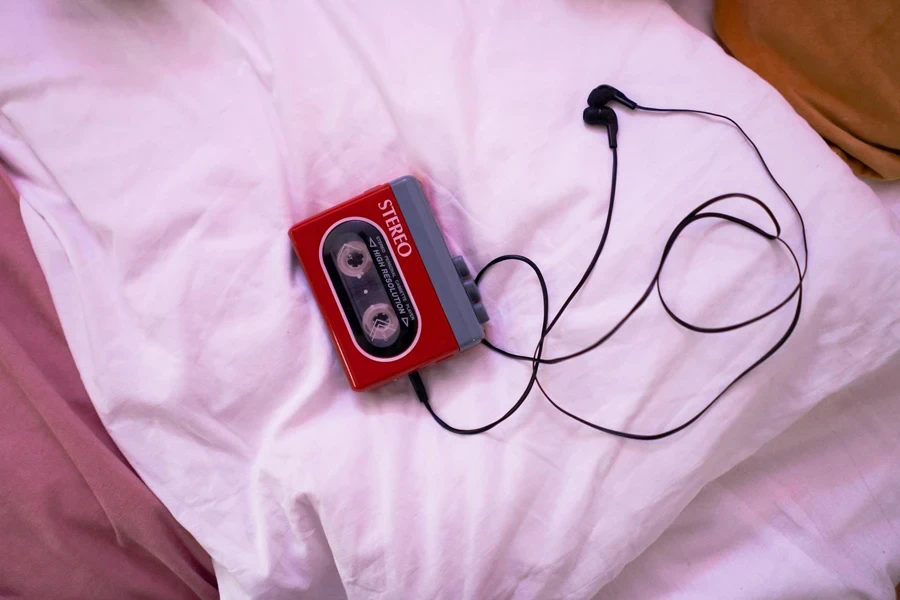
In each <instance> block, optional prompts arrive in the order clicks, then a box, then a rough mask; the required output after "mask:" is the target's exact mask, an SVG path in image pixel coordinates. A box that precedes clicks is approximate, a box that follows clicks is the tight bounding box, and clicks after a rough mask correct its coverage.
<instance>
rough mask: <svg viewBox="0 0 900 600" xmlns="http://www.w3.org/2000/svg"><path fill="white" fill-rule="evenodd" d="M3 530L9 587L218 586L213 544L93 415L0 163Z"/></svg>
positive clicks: (86, 591) (5, 589) (170, 589)
mask: <svg viewBox="0 0 900 600" xmlns="http://www.w3.org/2000/svg"><path fill="white" fill-rule="evenodd" d="M0 531H2V532H3V533H2V543H0V596H2V597H3V598H90V599H91V600H103V599H107V598H108V599H110V600H121V599H122V598H172V599H173V600H174V599H182V598H183V599H198V598H203V599H213V598H218V593H217V591H216V582H215V576H214V575H213V569H212V562H211V561H210V559H209V556H208V555H207V554H206V552H204V551H203V549H202V548H201V547H200V545H199V544H197V542H196V541H195V540H194V539H193V538H192V537H191V535H190V534H189V533H187V532H186V531H185V530H184V528H182V527H181V526H180V525H179V524H178V523H177V522H176V521H175V519H174V518H173V517H172V515H171V514H169V512H168V511H167V510H166V508H165V507H164V506H163V505H162V504H161V503H160V501H159V500H157V499H156V497H154V496H153V494H152V493H151V492H150V490H148V489H147V487H146V486H145V485H144V483H143V482H142V481H141V480H140V478H139V477H138V476H137V475H136V474H135V472H134V471H133V470H132V469H131V468H130V467H129V465H128V463H127V462H126V461H125V459H124V457H123V456H122V454H121V453H120V452H119V450H118V448H116V446H115V444H114V443H113V441H112V439H110V437H109V435H108V434H107V432H106V430H105V429H104V428H103V424H102V423H101V422H100V419H99V418H98V417H97V413H96V412H95V411H94V407H93V406H92V405H91V403H90V400H89V399H88V397H87V393H86V392H85V390H84V387H83V386H82V384H81V380H80V379H79V377H78V371H77V370H76V368H75V364H74V362H73V361H72V356H71V354H70V353H69V349H68V347H67V346H66V341H65V339H64V338H63V334H62V329H61V328H60V325H59V321H58V320H57V317H56V311H55V310H54V308H53V304H52V302H51V299H50V292H49V290H48V289H47V284H46V282H45V281H44V277H43V274H42V273H41V269H40V266H39V265H38V262H37V259H36V258H35V256H34V253H33V251H32V249H31V244H30V242H29V241H28V236H27V234H26V232H25V226H24V224H23V223H22V217H21V215H20V213H19V202H18V198H16V197H15V195H14V193H13V190H12V187H11V186H10V185H9V183H8V180H7V179H6V178H5V175H4V174H3V172H2V171H0Z"/></svg>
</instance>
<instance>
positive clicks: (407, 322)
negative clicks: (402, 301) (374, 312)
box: [400, 317, 409, 327]
mask: <svg viewBox="0 0 900 600" xmlns="http://www.w3.org/2000/svg"><path fill="white" fill-rule="evenodd" d="M400 320H401V321H403V324H404V325H406V326H407V327H409V319H408V318H406V317H400Z"/></svg>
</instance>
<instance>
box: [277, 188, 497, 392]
mask: <svg viewBox="0 0 900 600" xmlns="http://www.w3.org/2000/svg"><path fill="white" fill-rule="evenodd" d="M290 238H291V243H292V244H293V246H294V251H295V252H296V253H297V257H298V258H299V259H300V264H301V265H302V267H303V270H304V271H305V273H306V277H307V280H308V281H309V285H310V288H311V289H312V292H313V295H314V296H315V298H316V302H317V303H318V305H319V309H320V310H321V312H322V316H323V317H324V319H325V322H326V324H327V325H328V328H329V330H330V331H331V337H332V339H333V340H334V344H335V346H336V347H337V351H338V354H339V355H340V357H341V362H342V363H343V365H344V370H345V371H346V373H347V379H348V380H349V381H350V385H351V387H353V389H356V390H364V389H367V388H370V387H372V386H375V385H378V384H379V383H384V382H386V381H390V380H393V379H396V378H398V377H401V376H403V375H406V374H408V373H410V372H412V371H415V370H417V369H420V368H422V367H424V366H425V365H428V364H430V363H433V362H436V361H439V360H443V359H445V358H448V357H450V356H452V355H454V354H456V353H457V352H461V351H463V350H466V349H468V348H471V347H472V346H475V345H476V344H478V343H479V342H480V341H481V340H482V339H483V338H484V329H483V327H482V324H483V323H485V322H486V321H487V320H488V315H487V312H486V310H485V308H484V305H483V304H482V303H481V297H480V294H479V292H478V287H477V286H476V285H475V281H474V280H473V279H472V276H471V274H470V273H469V269H468V267H467V266H466V263H465V261H464V260H463V258H462V257H460V256H456V257H451V255H450V251H449V249H448V248H447V244H446V242H445V241H444V237H443V235H442V234H441V230H440V228H439V227H438V224H437V221H436V220H435V218H434V214H433V213H432V211H431V208H430V207H429V205H428V200H427V199H426V198H425V194H424V193H423V191H422V187H421V186H420V185H419V182H418V181H417V180H416V179H415V178H414V177H412V176H406V177H401V178H400V179H396V180H394V181H392V182H390V183H389V184H384V185H381V186H379V187H376V188H373V189H371V190H369V191H368V192H365V193H364V194H362V195H360V196H357V197H356V198H353V199H352V200H348V201H347V202H344V203H343V204H340V205H338V206H335V207H333V208H331V209H329V210H326V211H325V212H322V213H319V214H318V215H315V216H313V217H311V218H309V219H307V220H305V221H303V222H301V223H298V224H296V225H294V226H293V227H291V229H290Z"/></svg>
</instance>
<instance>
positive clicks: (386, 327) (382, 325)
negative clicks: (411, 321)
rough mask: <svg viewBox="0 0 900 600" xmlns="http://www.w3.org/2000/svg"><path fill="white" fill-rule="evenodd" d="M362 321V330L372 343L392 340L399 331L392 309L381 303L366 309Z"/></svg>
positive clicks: (398, 324)
mask: <svg viewBox="0 0 900 600" xmlns="http://www.w3.org/2000/svg"><path fill="white" fill-rule="evenodd" d="M362 321H363V322H362V326H363V330H364V331H365V333H366V335H367V336H368V337H369V339H370V340H372V341H373V342H386V341H388V340H393V338H394V337H396V334H397V331H398V330H399V329H400V323H399V322H398V320H397V315H396V314H395V313H394V309H392V308H391V307H390V306H389V305H387V304H384V303H382V302H379V303H377V304H373V305H371V306H370V307H369V308H367V309H366V311H365V312H364V313H363V318H362Z"/></svg>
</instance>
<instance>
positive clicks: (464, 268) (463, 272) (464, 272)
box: [453, 256, 469, 279]
mask: <svg viewBox="0 0 900 600" xmlns="http://www.w3.org/2000/svg"><path fill="white" fill-rule="evenodd" d="M453 266H454V267H456V272H457V273H458V274H459V278H460V279H465V278H466V277H468V276H469V267H468V265H466V259H464V258H463V257H462V256H454V257H453Z"/></svg>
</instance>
